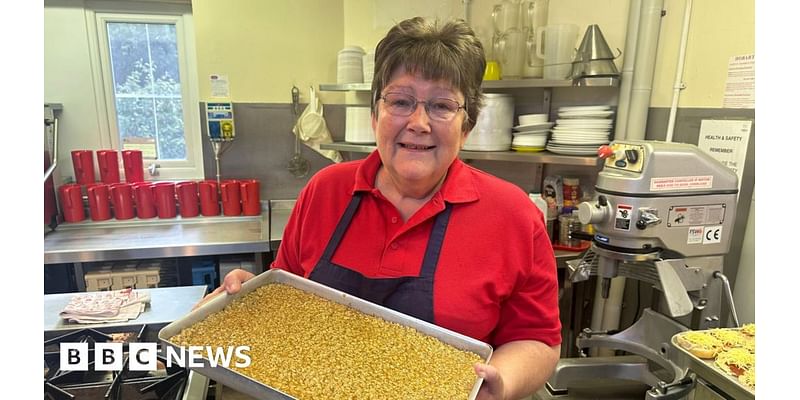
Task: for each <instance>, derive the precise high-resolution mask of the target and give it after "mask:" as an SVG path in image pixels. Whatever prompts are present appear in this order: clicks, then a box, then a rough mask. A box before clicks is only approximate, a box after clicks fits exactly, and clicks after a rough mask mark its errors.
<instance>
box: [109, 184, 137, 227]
mask: <svg viewBox="0 0 800 400" xmlns="http://www.w3.org/2000/svg"><path fill="white" fill-rule="evenodd" d="M110 188H111V206H112V207H114V218H116V219H131V218H133V187H132V186H131V184H130V183H115V184H113V185H111V186H110Z"/></svg>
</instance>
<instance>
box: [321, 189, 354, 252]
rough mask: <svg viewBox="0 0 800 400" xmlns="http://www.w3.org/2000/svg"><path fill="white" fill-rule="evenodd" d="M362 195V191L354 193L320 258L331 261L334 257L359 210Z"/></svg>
mask: <svg viewBox="0 0 800 400" xmlns="http://www.w3.org/2000/svg"><path fill="white" fill-rule="evenodd" d="M361 196H362V193H360V192H359V193H356V194H354V195H353V198H352V199H351V200H350V203H349V204H348V205H347V208H346V209H345V210H344V214H342V217H341V218H339V224H337V225H336V229H335V230H334V231H333V236H331V240H329V241H328V245H327V246H325V251H324V252H323V253H322V258H321V259H320V260H325V261H330V260H331V258H332V257H333V252H335V251H336V248H338V247H339V242H340V241H341V240H342V237H344V232H345V231H346V230H347V227H348V226H350V221H352V220H353V215H355V213H356V210H358V205H359V204H361Z"/></svg>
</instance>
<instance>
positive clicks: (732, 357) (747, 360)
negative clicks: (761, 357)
mask: <svg viewBox="0 0 800 400" xmlns="http://www.w3.org/2000/svg"><path fill="white" fill-rule="evenodd" d="M714 364H716V366H717V367H719V368H720V369H721V370H723V371H725V372H726V373H727V374H729V375H732V376H734V377H736V378H738V377H739V376H741V375H742V374H744V373H745V372H747V371H748V370H749V369H753V367H754V366H755V365H756V356H755V354H753V353H751V352H749V351H747V349H745V348H742V347H736V348H733V349H728V350H724V351H721V352H720V353H719V354H717V357H716V359H715V360H714Z"/></svg>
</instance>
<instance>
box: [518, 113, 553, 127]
mask: <svg viewBox="0 0 800 400" xmlns="http://www.w3.org/2000/svg"><path fill="white" fill-rule="evenodd" d="M540 122H547V114H523V115H520V116H519V124H520V125H532V124H537V123H540Z"/></svg>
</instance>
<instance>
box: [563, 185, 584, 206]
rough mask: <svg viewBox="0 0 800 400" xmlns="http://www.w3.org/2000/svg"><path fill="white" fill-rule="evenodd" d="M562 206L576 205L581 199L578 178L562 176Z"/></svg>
mask: <svg viewBox="0 0 800 400" xmlns="http://www.w3.org/2000/svg"><path fill="white" fill-rule="evenodd" d="M562 184H563V186H562V187H563V193H564V207H575V208H577V207H578V203H580V201H581V185H580V180H579V179H578V178H564V180H563V181H562Z"/></svg>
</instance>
